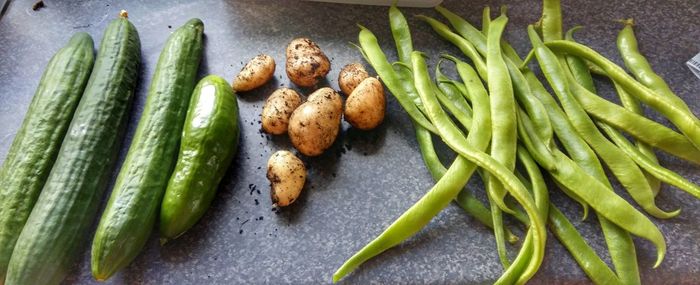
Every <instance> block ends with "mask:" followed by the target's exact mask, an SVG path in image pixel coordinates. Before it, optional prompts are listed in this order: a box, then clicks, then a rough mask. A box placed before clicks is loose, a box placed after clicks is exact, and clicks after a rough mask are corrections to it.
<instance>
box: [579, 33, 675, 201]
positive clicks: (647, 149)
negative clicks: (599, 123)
mask: <svg viewBox="0 0 700 285" xmlns="http://www.w3.org/2000/svg"><path fill="white" fill-rule="evenodd" d="M580 28H581V26H576V27H573V28H571V29H570V30H568V31H567V32H566V36H565V39H566V40H567V41H574V35H573V34H574V32H576V31H577V30H578V29H580ZM566 62H567V64H568V65H569V70H570V71H571V74H572V75H573V77H574V79H575V80H576V82H578V83H579V84H581V86H583V87H584V88H586V89H587V90H588V91H590V92H591V93H596V90H595V85H594V83H593V77H592V76H591V73H590V70H589V69H588V66H587V65H586V62H585V61H583V60H582V59H580V58H578V57H575V56H571V55H566ZM613 84H614V85H615V90H616V91H617V94H618V96H619V97H620V101H621V102H622V105H623V106H624V107H625V108H626V109H628V110H630V111H632V112H634V113H636V114H639V115H642V114H643V112H642V109H641V108H640V106H639V103H638V102H637V100H636V99H634V97H632V96H630V95H629V94H627V92H625V91H624V89H622V88H621V87H620V86H619V85H618V84H617V83H615V81H613ZM603 124H604V123H603ZM617 145H618V147H620V145H619V144H617ZM637 147H638V148H639V150H640V151H641V152H642V153H644V154H645V155H647V156H648V157H649V159H651V160H653V161H655V162H656V163H657V164H658V160H657V159H656V155H655V154H654V150H653V149H652V148H651V146H649V145H647V144H645V143H641V142H637ZM643 174H644V178H645V179H646V180H647V183H649V187H651V191H652V193H653V194H654V196H656V195H657V194H658V193H659V189H660V188H661V182H660V181H659V180H658V179H656V177H654V176H653V175H651V174H649V173H648V172H647V171H643Z"/></svg>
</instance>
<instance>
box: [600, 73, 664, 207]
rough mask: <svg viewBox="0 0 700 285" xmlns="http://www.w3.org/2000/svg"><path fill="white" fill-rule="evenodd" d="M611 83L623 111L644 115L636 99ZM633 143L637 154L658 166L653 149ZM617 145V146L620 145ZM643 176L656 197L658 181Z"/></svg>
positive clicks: (659, 186) (645, 173)
mask: <svg viewBox="0 0 700 285" xmlns="http://www.w3.org/2000/svg"><path fill="white" fill-rule="evenodd" d="M612 83H613V86H614V87H615V92H617V96H618V97H619V98H620V102H621V103H622V106H623V107H625V109H627V110H630V111H632V112H634V113H635V114H639V115H644V112H643V111H642V108H641V106H639V102H638V101H637V99H635V98H634V97H632V96H631V95H629V94H628V93H627V91H625V90H624V89H622V87H621V86H620V85H619V84H617V83H616V82H615V81H612ZM606 125H607V124H606ZM635 143H636V145H637V149H638V150H639V152H640V153H642V154H643V155H644V156H646V157H647V158H648V159H649V161H650V162H652V163H654V164H657V165H658V164H659V159H658V158H656V153H655V152H654V148H652V147H651V146H650V145H648V144H646V143H643V142H640V141H639V140H637V141H636V142H635ZM617 145H618V146H619V145H620V144H617ZM644 176H645V177H646V179H647V182H648V183H649V186H651V191H653V192H654V196H656V195H658V194H659V190H661V181H659V179H657V178H656V177H654V176H653V175H651V174H649V172H647V171H645V172H644Z"/></svg>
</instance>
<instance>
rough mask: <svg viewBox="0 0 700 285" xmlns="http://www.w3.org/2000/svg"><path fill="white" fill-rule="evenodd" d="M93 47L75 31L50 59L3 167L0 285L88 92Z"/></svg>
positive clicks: (0, 177) (87, 37) (0, 180)
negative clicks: (69, 128) (81, 99)
mask: <svg viewBox="0 0 700 285" xmlns="http://www.w3.org/2000/svg"><path fill="white" fill-rule="evenodd" d="M93 49H94V43H93V42H92V38H91V37H90V35H88V34H87V33H82V32H81V33H76V34H75V35H73V37H72V38H71V39H70V41H69V42H68V44H67V45H66V46H65V47H63V48H62V49H60V50H59V51H58V52H57V53H56V54H55V55H54V56H53V57H52V58H51V60H50V61H49V64H48V65H47V66H46V70H44V75H42V77H41V80H40V81H39V87H38V88H37V90H36V92H35V93H34V97H33V98H32V103H31V104H30V105H29V110H28V111H27V114H26V115H25V117H24V121H23V122H22V126H21V127H20V129H19V131H18V132H17V135H16V136H15V139H14V141H13V142H12V146H11V147H10V150H9V152H8V154H7V157H6V158H5V161H4V163H3V165H2V168H0V284H3V282H4V281H5V273H6V272H7V265H8V263H9V262H10V256H11V255H12V249H14V247H15V242H16V241H17V237H19V233H20V231H22V227H24V223H25V222H26V221H27V218H28V217H29V213H31V211H32V208H33V207H34V203H36V199H37V198H39V193H40V192H41V188H43V187H44V182H46V177H48V176H49V171H51V166H53V163H54V161H55V159H56V155H57V154H58V149H59V148H60V146H61V142H62V141H63V137H64V136H65V135H66V130H67V129H68V125H69V124H70V121H71V118H73V113H74V112H75V108H76V107H78V102H79V101H80V97H81V96H82V95H83V91H84V90H85V85H86V84H87V81H88V78H89V77H90V71H91V70H92V65H93V63H94V62H95V54H94V52H93Z"/></svg>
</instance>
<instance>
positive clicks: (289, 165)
mask: <svg viewBox="0 0 700 285" xmlns="http://www.w3.org/2000/svg"><path fill="white" fill-rule="evenodd" d="M267 179H268V180H270V198H271V199H272V204H273V205H274V206H280V207H284V206H288V205H289V204H292V203H293V202H294V201H296V200H297V198H298V197H299V194H300V193H301V189H302V188H304V182H305V181H306V167H304V163H303V162H302V161H301V160H300V159H299V158H298V157H296V156H295V155H294V154H293V153H291V152H289V151H286V150H280V151H277V152H275V153H274V154H272V156H271V157H270V159H269V160H268V161H267Z"/></svg>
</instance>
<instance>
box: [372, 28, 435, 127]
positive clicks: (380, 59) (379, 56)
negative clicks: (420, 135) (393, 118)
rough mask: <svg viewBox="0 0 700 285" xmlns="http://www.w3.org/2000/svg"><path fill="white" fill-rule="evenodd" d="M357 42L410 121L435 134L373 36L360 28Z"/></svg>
mask: <svg viewBox="0 0 700 285" xmlns="http://www.w3.org/2000/svg"><path fill="white" fill-rule="evenodd" d="M359 41H360V46H361V47H362V49H363V50H364V51H365V55H366V56H367V59H368V60H369V64H370V65H372V67H374V70H375V71H376V72H377V75H379V78H381V79H382V81H383V82H384V85H385V86H386V87H387V88H388V89H389V91H391V94H393V95H394V97H396V100H397V101H399V104H401V107H403V108H404V110H406V113H408V115H409V116H410V117H411V119H412V120H413V121H414V122H416V123H417V124H418V125H420V126H421V127H423V128H425V129H427V130H430V131H431V132H433V133H434V132H436V130H435V127H434V126H433V124H432V123H430V121H428V119H427V118H426V117H425V116H424V115H423V113H421V111H420V110H419V109H418V107H417V106H416V104H415V103H414V100H411V98H410V97H409V96H408V94H407V92H406V91H405V90H404V88H403V87H402V82H405V80H400V77H399V76H398V75H397V73H396V71H395V70H394V68H393V67H392V65H391V64H390V63H389V61H387V59H386V56H385V55H384V53H383V52H382V50H381V48H380V47H379V44H378V43H377V38H376V37H375V36H374V34H373V33H372V32H371V31H370V30H368V29H367V28H365V27H362V26H360V34H359Z"/></svg>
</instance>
